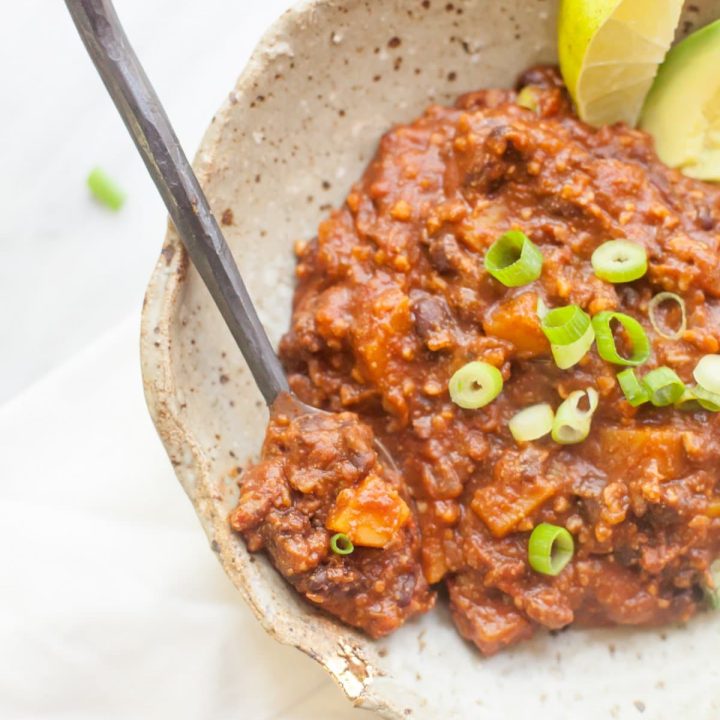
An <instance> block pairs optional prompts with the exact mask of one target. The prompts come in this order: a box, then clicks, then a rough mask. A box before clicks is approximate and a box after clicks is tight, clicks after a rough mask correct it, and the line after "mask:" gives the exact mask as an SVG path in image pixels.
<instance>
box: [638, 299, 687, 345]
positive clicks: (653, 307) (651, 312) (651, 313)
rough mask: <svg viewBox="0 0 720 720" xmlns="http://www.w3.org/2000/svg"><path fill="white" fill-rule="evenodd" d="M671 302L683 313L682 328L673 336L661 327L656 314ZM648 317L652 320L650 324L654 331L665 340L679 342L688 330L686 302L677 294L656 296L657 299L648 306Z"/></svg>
mask: <svg viewBox="0 0 720 720" xmlns="http://www.w3.org/2000/svg"><path fill="white" fill-rule="evenodd" d="M670 300H672V301H673V302H676V303H677V304H678V305H679V306H680V313H681V320H680V327H679V328H678V329H677V330H676V331H675V332H674V333H672V334H671V335H670V334H668V333H666V332H665V331H664V330H663V329H662V328H661V327H660V323H659V322H658V319H657V317H656V312H657V310H658V308H659V307H660V305H662V304H663V303H664V302H667V301H670ZM648 317H649V318H650V324H651V325H652V327H653V330H654V331H655V332H656V333H657V334H658V335H659V336H660V337H662V338H665V339H666V340H679V339H680V338H681V337H682V336H683V335H684V334H685V331H686V330H687V310H686V309H685V301H684V300H683V299H682V298H681V297H680V296H679V295H676V294H675V293H671V292H661V293H658V294H657V295H655V297H654V298H653V299H652V300H651V301H650V304H649V305H648Z"/></svg>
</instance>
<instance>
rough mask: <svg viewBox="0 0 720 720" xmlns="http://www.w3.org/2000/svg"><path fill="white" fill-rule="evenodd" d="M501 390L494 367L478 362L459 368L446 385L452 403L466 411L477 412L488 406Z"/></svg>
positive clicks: (497, 371)
mask: <svg viewBox="0 0 720 720" xmlns="http://www.w3.org/2000/svg"><path fill="white" fill-rule="evenodd" d="M502 388H503V379H502V374H501V372H500V371H499V370H498V369H497V368H496V367H495V366H494V365H490V364H489V363H486V362H480V361H479V360H477V361H475V362H471V363H468V364H467V365H464V366H463V367H461V368H460V369H459V370H458V371H457V372H456V373H455V374H454V375H453V376H452V377H451V378H450V383H449V384H448V390H449V391H450V398H451V399H452V401H453V402H454V403H455V404H456V405H459V406H460V407H461V408H465V409H466V410H477V409H478V408H481V407H485V406H486V405H488V404H490V403H491V402H492V401H493V400H494V399H495V398H496V397H497V396H498V395H499V394H500V392H501V390H502Z"/></svg>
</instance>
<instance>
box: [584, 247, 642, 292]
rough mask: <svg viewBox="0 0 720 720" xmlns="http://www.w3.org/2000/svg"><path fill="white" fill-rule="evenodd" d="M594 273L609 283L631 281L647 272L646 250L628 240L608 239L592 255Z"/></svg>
mask: <svg viewBox="0 0 720 720" xmlns="http://www.w3.org/2000/svg"><path fill="white" fill-rule="evenodd" d="M591 262H592V266H593V270H595V274H596V275H597V276H598V277H599V278H601V279H602V280H607V281H608V282H611V283H625V282H632V281H633V280H637V279H638V278H641V277H642V276H643V275H644V274H645V273H646V272H647V252H646V251H645V248H644V247H643V246H642V245H640V244H639V243H635V242H631V241H630V240H610V241H608V242H606V243H603V244H602V245H601V246H600V247H599V248H598V249H597V250H596V251H595V252H594V253H593V255H592V260H591Z"/></svg>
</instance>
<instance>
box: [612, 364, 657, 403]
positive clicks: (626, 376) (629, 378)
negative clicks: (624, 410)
mask: <svg viewBox="0 0 720 720" xmlns="http://www.w3.org/2000/svg"><path fill="white" fill-rule="evenodd" d="M617 379H618V382H619V383H620V387H621V389H622V391H623V393H624V395H625V399H626V400H627V401H628V402H629V403H630V404H631V405H632V406H633V407H639V406H640V405H644V404H645V403H646V402H650V393H649V392H648V391H647V388H646V387H645V386H644V385H643V384H642V383H641V382H640V381H639V380H638V379H637V375H635V371H634V370H633V369H632V368H628V369H627V370H623V371H622V372H620V373H618V375H617Z"/></svg>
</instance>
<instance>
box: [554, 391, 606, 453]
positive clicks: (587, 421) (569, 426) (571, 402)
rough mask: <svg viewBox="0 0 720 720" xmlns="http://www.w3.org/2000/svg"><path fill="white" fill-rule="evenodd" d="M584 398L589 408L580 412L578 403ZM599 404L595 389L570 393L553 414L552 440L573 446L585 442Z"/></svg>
mask: <svg viewBox="0 0 720 720" xmlns="http://www.w3.org/2000/svg"><path fill="white" fill-rule="evenodd" d="M586 396H587V401H588V404H589V407H588V409H587V410H581V409H580V408H579V405H580V402H581V401H582V400H583V398H585V397H586ZM599 402H600V398H599V396H598V394H597V390H595V388H588V389H587V390H585V391H584V392H583V391H582V390H576V391H575V392H571V393H570V395H568V397H567V400H565V402H563V403H562V404H561V405H560V407H559V408H558V409H557V411H556V412H555V420H554V421H553V427H552V439H553V440H554V441H555V442H556V443H560V445H575V444H576V443H580V442H582V441H583V440H585V439H586V438H587V436H588V435H589V434H590V426H591V425H592V418H593V415H594V414H595V411H596V410H597V408H598V403H599Z"/></svg>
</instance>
